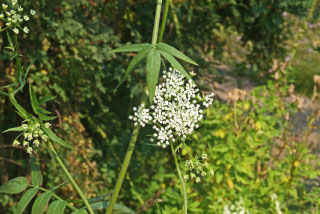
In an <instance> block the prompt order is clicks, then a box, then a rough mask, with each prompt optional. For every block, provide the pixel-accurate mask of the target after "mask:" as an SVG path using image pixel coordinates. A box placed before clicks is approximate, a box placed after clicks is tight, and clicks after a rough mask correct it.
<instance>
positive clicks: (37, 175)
mask: <svg viewBox="0 0 320 214" xmlns="http://www.w3.org/2000/svg"><path fill="white" fill-rule="evenodd" d="M31 180H32V185H34V186H40V184H41V182H42V174H41V170H40V166H39V164H38V163H37V161H36V159H35V158H34V157H31Z"/></svg>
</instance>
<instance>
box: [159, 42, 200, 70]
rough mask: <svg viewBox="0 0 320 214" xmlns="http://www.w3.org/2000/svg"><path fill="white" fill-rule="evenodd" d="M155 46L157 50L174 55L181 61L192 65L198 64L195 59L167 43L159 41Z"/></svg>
mask: <svg viewBox="0 0 320 214" xmlns="http://www.w3.org/2000/svg"><path fill="white" fill-rule="evenodd" d="M157 48H159V50H162V51H165V52H167V53H168V54H170V55H172V56H175V57H177V58H179V59H181V60H183V61H186V62H188V63H190V64H194V65H197V66H198V64H197V63H196V62H195V61H193V60H192V59H190V58H189V57H187V56H186V55H184V54H183V53H181V52H180V51H179V50H177V49H176V48H174V47H172V46H170V45H168V44H165V43H162V42H160V43H158V44H157Z"/></svg>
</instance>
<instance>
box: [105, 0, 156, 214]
mask: <svg viewBox="0 0 320 214" xmlns="http://www.w3.org/2000/svg"><path fill="white" fill-rule="evenodd" d="M161 5H162V0H157V6H156V14H155V19H154V25H153V33H152V45H155V44H157V38H158V31H159V22H160V12H161ZM146 101H147V96H146V95H145V94H143V96H142V101H141V102H142V103H146ZM139 131H140V124H137V125H136V126H135V128H134V129H133V132H132V136H131V139H130V143H129V146H128V150H127V153H126V156H125V158H124V161H123V163H122V167H121V170H120V174H119V176H118V179H117V182H116V186H115V187H114V190H113V193H112V196H111V200H110V202H109V206H108V209H107V211H106V214H112V210H113V207H114V205H115V203H116V201H117V198H118V195H119V192H120V189H121V186H122V183H123V180H124V177H125V175H126V172H127V169H128V166H129V163H130V160H131V156H132V153H133V150H134V147H135V144H136V142H137V138H138V135H139Z"/></svg>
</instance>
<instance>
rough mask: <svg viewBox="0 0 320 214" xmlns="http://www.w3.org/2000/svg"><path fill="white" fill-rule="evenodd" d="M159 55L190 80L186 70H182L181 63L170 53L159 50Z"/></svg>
mask: <svg viewBox="0 0 320 214" xmlns="http://www.w3.org/2000/svg"><path fill="white" fill-rule="evenodd" d="M160 53H161V55H162V56H163V57H164V58H166V59H167V60H168V61H169V62H170V64H171V65H172V66H173V67H174V68H175V69H177V70H178V71H180V73H181V74H182V75H183V76H185V77H187V78H188V79H190V80H191V76H190V75H189V74H188V72H186V70H184V68H183V67H182V65H181V64H180V63H179V62H178V61H177V60H176V59H175V58H174V57H173V56H172V55H170V54H168V53H167V52H164V51H161V50H160Z"/></svg>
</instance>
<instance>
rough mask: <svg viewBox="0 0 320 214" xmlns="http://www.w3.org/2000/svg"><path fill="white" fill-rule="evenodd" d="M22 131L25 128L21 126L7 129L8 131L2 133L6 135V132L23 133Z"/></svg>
mask: <svg viewBox="0 0 320 214" xmlns="http://www.w3.org/2000/svg"><path fill="white" fill-rule="evenodd" d="M22 131H24V128H22V127H21V126H19V127H14V128H10V129H7V130H5V131H3V132H2V133H6V132H22Z"/></svg>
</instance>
